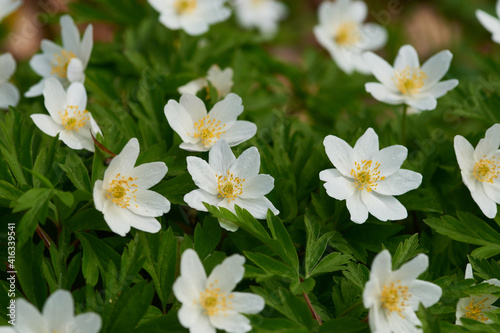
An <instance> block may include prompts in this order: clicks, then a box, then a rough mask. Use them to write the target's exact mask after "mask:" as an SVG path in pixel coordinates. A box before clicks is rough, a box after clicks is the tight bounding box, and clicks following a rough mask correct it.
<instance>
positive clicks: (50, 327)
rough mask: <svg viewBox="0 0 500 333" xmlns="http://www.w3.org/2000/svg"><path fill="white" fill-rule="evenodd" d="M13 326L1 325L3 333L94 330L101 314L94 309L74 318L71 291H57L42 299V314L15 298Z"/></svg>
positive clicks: (84, 332)
mask: <svg viewBox="0 0 500 333" xmlns="http://www.w3.org/2000/svg"><path fill="white" fill-rule="evenodd" d="M16 316H17V318H16V325H15V326H13V327H0V332H2V333H28V332H30V333H31V332H57V333H73V332H79V333H97V332H99V330H100V329H101V325H102V323H101V317H100V316H99V315H98V314H97V313H94V312H87V313H82V314H79V315H77V316H76V317H75V306H74V303H73V297H72V296H71V293H70V292H69V291H66V290H61V289H59V290H57V291H56V292H54V293H53V294H52V295H50V297H49V298H47V301H46V302H45V304H44V306H43V310H42V313H40V312H39V311H38V309H37V308H36V307H35V306H34V305H32V304H30V303H28V302H27V301H25V300H24V299H17V300H16Z"/></svg>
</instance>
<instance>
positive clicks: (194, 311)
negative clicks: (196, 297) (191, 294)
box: [177, 300, 204, 328]
mask: <svg viewBox="0 0 500 333" xmlns="http://www.w3.org/2000/svg"><path fill="white" fill-rule="evenodd" d="M190 301H191V302H192V300H190ZM201 316H204V314H203V308H202V307H201V306H199V305H192V304H191V303H189V302H188V301H186V302H183V304H182V306H181V308H180V309H179V312H177V317H178V318H179V322H180V323H181V325H182V326H184V327H186V328H189V327H192V326H194V325H195V324H196V322H197V321H198V320H199V319H200V317H201Z"/></svg>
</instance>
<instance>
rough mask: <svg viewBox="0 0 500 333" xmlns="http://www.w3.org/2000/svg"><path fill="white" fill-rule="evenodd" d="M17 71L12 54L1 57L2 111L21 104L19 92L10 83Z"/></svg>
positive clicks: (0, 100) (0, 89)
mask: <svg viewBox="0 0 500 333" xmlns="http://www.w3.org/2000/svg"><path fill="white" fill-rule="evenodd" d="M15 71H16V61H15V60H14V57H13V56H12V54H10V53H5V54H2V55H1V56H0V109H8V108H9V106H10V105H11V106H17V103H19V90H18V89H17V88H16V86H14V85H13V84H12V83H9V80H10V78H11V76H12V75H13V74H14V72H15Z"/></svg>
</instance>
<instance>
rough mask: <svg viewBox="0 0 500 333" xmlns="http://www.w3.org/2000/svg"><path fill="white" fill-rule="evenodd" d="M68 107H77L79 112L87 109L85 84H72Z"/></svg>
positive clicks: (67, 98)
mask: <svg viewBox="0 0 500 333" xmlns="http://www.w3.org/2000/svg"><path fill="white" fill-rule="evenodd" d="M66 103H67V106H77V107H78V111H80V112H81V111H85V109H86V108H87V91H86V90H85V87H84V86H83V84H81V83H79V82H75V83H72V84H71V85H70V86H69V88H68V91H67V97H66Z"/></svg>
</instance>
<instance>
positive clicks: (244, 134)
mask: <svg viewBox="0 0 500 333" xmlns="http://www.w3.org/2000/svg"><path fill="white" fill-rule="evenodd" d="M256 133H257V125H255V124H254V123H252V122H249V121H243V120H238V121H236V122H234V123H233V124H232V125H231V126H230V127H229V128H227V129H226V131H225V133H224V134H223V135H222V136H221V137H222V138H224V140H226V141H227V143H228V144H229V146H231V147H233V146H237V145H239V144H240V143H242V142H245V141H247V140H249V139H251V138H252V137H253V136H254V135H255V134H256Z"/></svg>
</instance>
